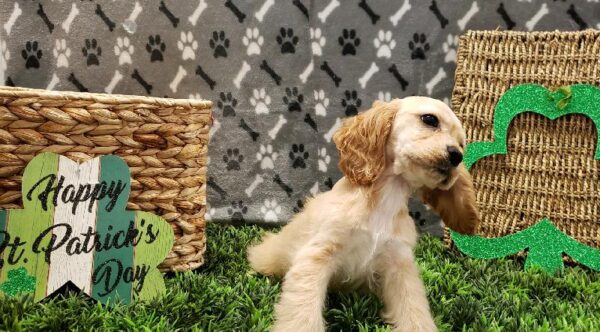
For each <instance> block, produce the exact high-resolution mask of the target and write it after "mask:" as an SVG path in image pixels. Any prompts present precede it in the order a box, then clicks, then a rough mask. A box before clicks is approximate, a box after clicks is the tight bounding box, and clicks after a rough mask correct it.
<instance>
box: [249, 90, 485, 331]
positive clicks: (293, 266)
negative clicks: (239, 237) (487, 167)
mask: <svg viewBox="0 0 600 332" xmlns="http://www.w3.org/2000/svg"><path fill="white" fill-rule="evenodd" d="M425 115H426V116H429V117H428V119H429V120H430V121H425V120H424V116H425ZM431 116H433V117H434V118H435V120H436V121H438V122H432V120H431V119H432V118H431ZM334 140H335V143H336V145H337V147H338V149H339V152H340V163H339V166H340V169H341V170H342V172H343V173H344V175H345V176H344V177H343V178H342V179H341V180H339V181H338V182H337V183H336V184H335V186H334V187H333V189H332V190H331V191H328V192H325V193H321V194H319V195H317V196H316V197H314V198H310V199H308V200H307V202H306V204H305V207H304V210H302V211H301V212H299V213H298V214H296V215H295V216H294V217H293V219H292V220H291V222H290V223H289V224H288V225H286V226H285V227H284V228H283V229H282V230H281V231H280V232H279V233H277V234H273V233H269V234H267V235H265V237H264V239H263V241H262V242H261V243H260V244H258V245H256V246H253V247H251V248H249V250H248V259H249V261H250V264H251V266H252V268H253V269H254V270H256V271H257V272H259V273H262V274H264V275H277V276H285V279H284V283H283V292H282V294H281V298H280V300H279V303H278V304H277V306H276V308H275V319H276V320H275V324H274V326H273V330H274V331H311V332H312V331H324V330H325V323H324V321H323V317H322V309H323V305H324V302H325V298H326V295H327V289H328V288H329V287H333V288H339V289H355V288H359V287H365V288H368V289H369V290H371V291H373V292H374V293H376V294H377V295H378V296H379V297H380V298H381V299H382V301H383V303H384V311H383V313H382V316H383V318H384V319H385V320H386V321H387V322H389V323H390V324H391V326H392V328H393V329H394V330H396V331H435V330H436V326H435V324H434V321H433V319H432V317H431V313H430V311H429V304H428V302H427V297H426V294H425V289H424V287H423V283H422V281H421V280H420V277H419V269H418V266H417V265H416V264H415V261H414V257H413V248H414V246H415V244H416V242H417V232H416V229H415V225H414V222H413V220H412V219H411V218H410V216H409V215H408V206H407V203H408V199H409V197H410V196H411V195H412V194H413V193H417V194H420V195H421V196H422V197H423V198H424V199H425V200H426V201H427V202H429V203H430V204H431V205H432V207H433V208H434V209H435V210H436V211H438V212H439V213H440V214H441V216H442V218H443V219H444V221H445V222H446V223H447V224H448V225H449V226H450V227H452V228H454V229H456V230H457V231H459V232H462V233H473V232H474V231H475V228H476V227H477V225H478V222H479V215H478V212H477V208H476V206H475V200H474V193H473V185H472V183H471V178H470V176H469V174H468V172H467V171H466V168H465V167H464V165H462V164H460V165H457V164H456V158H454V159H455V160H454V162H452V161H451V159H452V158H450V157H449V151H451V150H450V149H453V151H460V152H462V150H463V147H464V144H465V143H464V142H465V134H464V131H463V129H462V126H461V125H460V122H459V121H458V119H457V118H456V116H455V115H454V113H452V111H451V110H450V109H449V108H448V107H447V106H446V105H445V104H444V103H442V102H440V101H438V100H434V99H431V98H424V97H407V98H404V99H395V100H393V101H391V102H389V103H384V102H375V103H374V104H373V107H372V108H371V109H370V110H368V111H366V112H364V113H361V114H359V115H358V116H356V117H353V118H349V119H347V120H346V121H345V122H344V124H343V126H342V127H341V128H340V129H339V130H338V132H336V134H335V136H334ZM455 157H456V156H455Z"/></svg>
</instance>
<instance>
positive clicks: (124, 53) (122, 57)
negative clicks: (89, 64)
mask: <svg viewBox="0 0 600 332" xmlns="http://www.w3.org/2000/svg"><path fill="white" fill-rule="evenodd" d="M132 54H133V45H131V43H130V42H129V38H127V37H123V38H121V37H118V38H117V45H115V55H116V56H118V57H119V65H124V64H126V63H129V64H131V55H132Z"/></svg>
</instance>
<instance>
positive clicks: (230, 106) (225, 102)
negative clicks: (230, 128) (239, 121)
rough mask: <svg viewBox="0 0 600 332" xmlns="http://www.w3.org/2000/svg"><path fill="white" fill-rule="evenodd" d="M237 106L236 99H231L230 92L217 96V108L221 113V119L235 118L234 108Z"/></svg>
mask: <svg viewBox="0 0 600 332" xmlns="http://www.w3.org/2000/svg"><path fill="white" fill-rule="evenodd" d="M236 106H237V99H235V98H233V96H232V95H231V92H227V94H225V92H221V93H220V94H219V101H218V102H217V107H218V108H219V109H220V110H221V111H222V112H223V117H228V116H235V107H236Z"/></svg>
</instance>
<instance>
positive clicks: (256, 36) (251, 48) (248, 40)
mask: <svg viewBox="0 0 600 332" xmlns="http://www.w3.org/2000/svg"><path fill="white" fill-rule="evenodd" d="M264 42H265V39H264V38H263V36H261V35H260V31H258V28H252V29H251V28H247V29H246V35H245V36H244V37H242V43H243V44H244V46H246V54H247V55H248V56H250V55H259V54H260V48H261V46H263V44H264Z"/></svg>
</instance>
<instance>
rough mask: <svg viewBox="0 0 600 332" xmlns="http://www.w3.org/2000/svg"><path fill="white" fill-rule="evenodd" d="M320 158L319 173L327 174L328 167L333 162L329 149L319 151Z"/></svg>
mask: <svg viewBox="0 0 600 332" xmlns="http://www.w3.org/2000/svg"><path fill="white" fill-rule="evenodd" d="M318 157H319V162H318V164H319V171H321V172H323V173H327V165H329V163H330V162H331V157H329V155H328V154H327V148H321V149H319V151H318Z"/></svg>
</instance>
